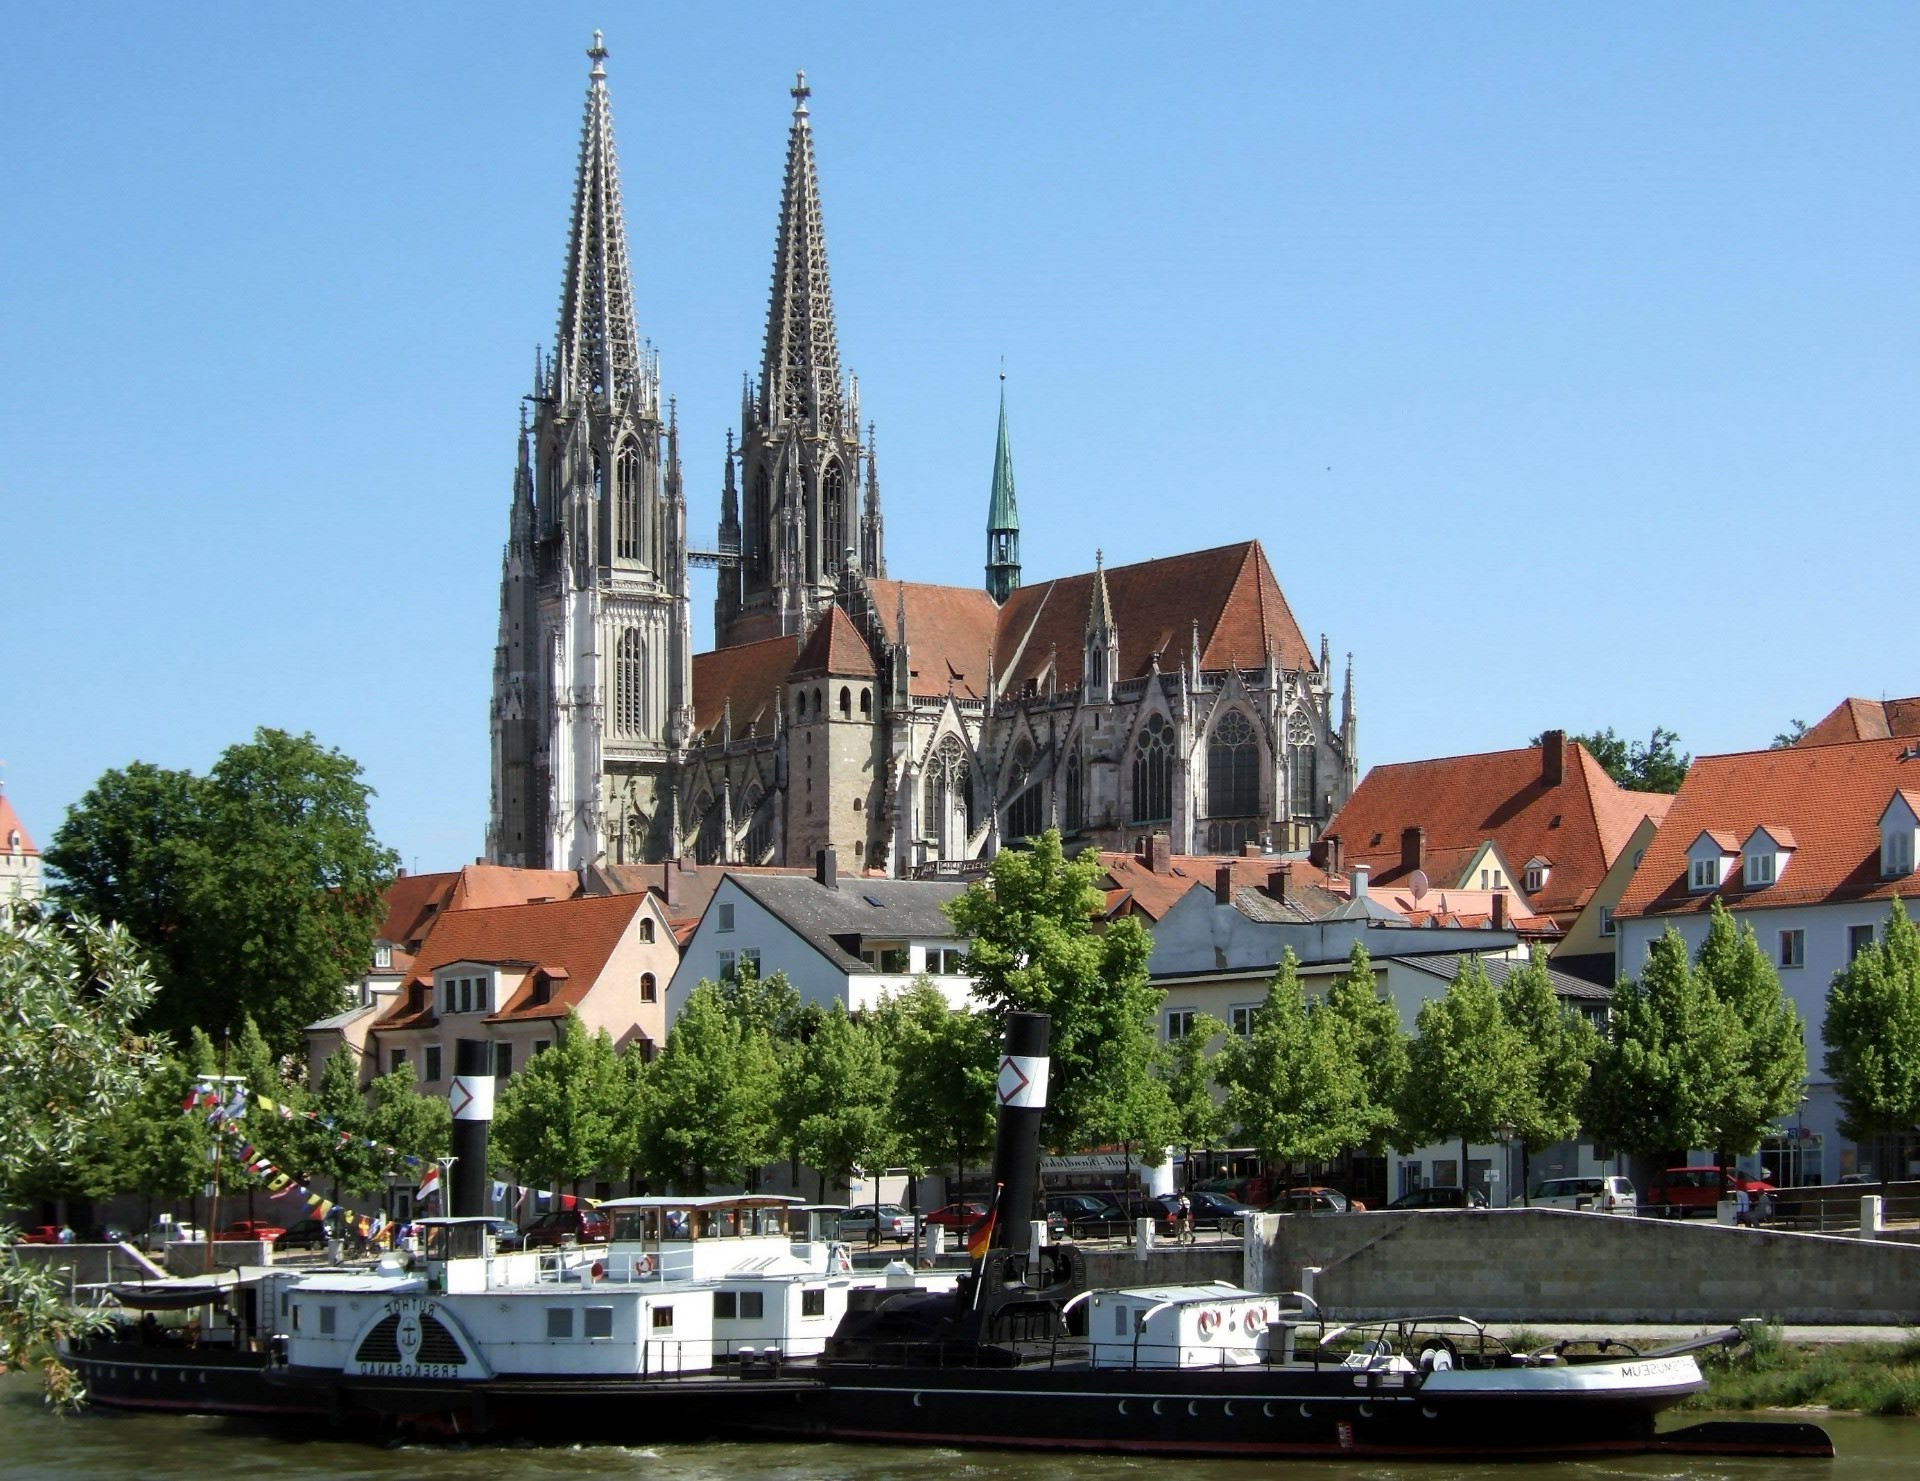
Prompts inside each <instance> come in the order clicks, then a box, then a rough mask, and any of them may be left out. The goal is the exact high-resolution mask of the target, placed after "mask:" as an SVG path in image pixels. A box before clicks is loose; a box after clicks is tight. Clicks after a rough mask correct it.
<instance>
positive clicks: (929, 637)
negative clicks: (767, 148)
mask: <svg viewBox="0 0 1920 1481" xmlns="http://www.w3.org/2000/svg"><path fill="white" fill-rule="evenodd" d="M589 55H590V56H591V57H592V58H593V70H592V73H591V76H590V80H589V85H588V96H587V117H586V125H585V127H584V129H583V132H582V139H581V151H580V160H579V166H578V173H577V178H576V184H575V191H574V204H573V220H572V226H571V230H570V233H569V249H568V264H567V278H566V286H565V291H564V294H563V299H562V308H561V317H560V327H559V334H558V338H557V341H556V344H555V347H554V350H553V352H552V353H551V355H548V356H545V357H543V358H542V359H541V361H540V362H539V364H538V366H537V367H536V376H535V386H534V393H533V395H532V396H531V397H529V401H530V403H531V404H532V406H533V408H534V411H533V416H532V420H531V425H528V424H527V423H526V421H525V420H524V419H523V424H522V428H521V434H520V457H519V466H518V469H517V471H516V474H515V478H514V486H513V497H512V505H511V514H510V518H509V534H508V541H507V548H506V553H505V558H504V563H503V568H502V580H501V614H500V637H499V643H498V646H497V648H496V651H495V660H494V695H493V713H492V734H493V800H492V809H491V817H490V823H489V828H488V842H487V853H488V857H489V859H491V860H492V861H493V862H496V863H502V864H518V865H523V866H526V867H536V868H538V867H547V868H577V867H579V866H581V865H584V864H591V863H593V862H596V861H604V862H611V863H637V862H643V861H649V860H657V859H661V858H671V857H692V858H695V859H697V860H698V861H700V862H702V863H719V862H725V863H740V864H756V865H763V864H779V863H805V862H809V861H811V860H812V858H813V857H814V855H815V852H816V851H817V850H819V849H821V848H826V847H832V848H834V849H835V850H837V852H838V855H839V857H840V859H841V860H842V863H843V867H847V866H851V867H852V868H854V869H856V870H859V869H868V870H873V871H877V872H882V873H886V874H891V875H900V874H908V873H916V872H918V873H938V872H942V871H946V870H956V869H958V870H964V869H966V868H968V867H971V866H973V865H974V864H975V863H977V861H980V860H982V859H985V858H987V857H990V856H991V855H992V854H993V853H994V852H995V851H996V850H997V849H999V848H1000V847H1002V846H1004V845H1007V844H1010V843H1014V842H1017V841H1018V840H1019V839H1021V838H1024V837H1028V836H1031V835H1034V834H1037V833H1039V832H1041V831H1043V830H1044V829H1046V828H1049V827H1057V828H1059V829H1060V830H1061V831H1062V833H1063V834H1064V835H1065V836H1066V837H1067V839H1068V841H1069V846H1070V847H1078V846H1083V845H1084V846H1092V845H1097V846H1099V847H1101V848H1132V847H1134V846H1135V845H1136V844H1137V843H1138V841H1139V840H1140V839H1141V838H1142V837H1143V836H1144V835H1146V834H1149V833H1154V832H1163V833H1166V834H1168V835H1169V836H1170V839H1171V843H1172V847H1173V851H1174V852H1175V853H1182V854H1189V853H1240V852H1242V851H1244V850H1245V849H1246V848H1247V847H1249V846H1258V847H1261V848H1266V849H1272V850H1277V851H1283V852H1284V851H1293V850H1297V849H1301V848H1304V847H1305V846H1306V845H1307V843H1308V841H1309V840H1310V839H1311V838H1312V837H1313V835H1314V834H1315V833H1316V832H1317V831H1318V830H1319V828H1320V827H1321V826H1323V825H1324V824H1325V823H1326V821H1327V820H1328V819H1329V818H1331V817H1332V815H1333V813H1334V812H1335V811H1337V810H1338V808H1339V807H1340V805H1341V804H1342V803H1343V802H1344V801H1345V800H1346V798H1347V796H1348V794H1349V793H1350V792H1351V791H1352V790H1353V787H1354V784H1355V782H1356V780H1357V775H1358V771H1357V761H1356V722H1355V716H1354V705H1353V675H1352V664H1351V660H1349V662H1348V664H1347V670H1346V675H1345V683H1344V686H1343V689H1342V692H1341V694H1340V696H1339V698H1338V701H1337V702H1336V699H1335V695H1334V688H1333V681H1332V675H1331V671H1330V664H1329V655H1328V650H1327V642H1326V639H1325V638H1324V637H1322V638H1321V640H1320V648H1319V652H1318V654H1317V655H1316V654H1315V653H1314V652H1313V651H1312V650H1311V649H1310V648H1309V647H1308V645H1307V643H1306V641H1305V639H1304V637H1303V635H1302V633H1301V631H1300V628H1299V626H1298V625H1297V623H1296V622H1295V620H1294V617H1293V614H1292V611H1291V610H1290V608H1289V607H1288V604H1287V600H1286V597H1285V595H1284V594H1283V592H1282V591H1281V588H1280V585H1279V582H1278V580H1277V579H1276V578H1275V576H1274V573H1273V570H1272V567H1271V566H1270V564H1269V563H1268V560H1267V557H1266V553H1265V551H1264V550H1263V549H1262V548H1261V546H1260V545H1259V543H1258V542H1256V541H1246V542H1242V543H1240V544H1235V545H1228V546H1223V547H1220V548H1218V549H1214V550H1207V551H1198V552H1193V553H1190V554H1186V555H1177V556H1170V557H1165V558H1162V559H1158V560H1151V561H1145V562H1140V563H1138V564H1135V565H1131V566H1121V567H1114V568H1108V567H1106V566H1105V564H1104V562H1103V561H1102V560H1100V559H1099V557H1098V556H1097V554H1096V558H1095V561H1094V566H1093V569H1092V570H1091V571H1087V572H1084V573H1082V574H1079V575H1073V576H1065V577H1057V578H1054V579H1051V580H1046V581H1040V582H1037V583H1030V584H1029V583H1025V582H1023V573H1022V570H1021V566H1020V558H1019V517H1018V512H1017V501H1016V499H1015V493H1014V480H1013V465H1012V452H1011V442H1010V439H1009V436H1008V430H1007V418H1006V404H1005V395H1004V387H1003V390H1002V400H1001V408H1000V425H999V434H998V439H997V443H996V447H995V453H994V461H993V474H992V480H991V486H990V489H989V500H988V519H987V531H986V533H987V559H986V569H985V582H984V583H983V585H982V586H980V587H978V588H972V587H954V586H941V585H932V584H927V583H919V582H910V581H902V580H897V579H893V578H891V577H889V575H888V573H887V568H886V560H885V554H884V543H883V522H882V517H881V508H880V487H879V476H878V471H877V466H876V460H875V457H874V429H873V426H872V424H871V423H868V424H867V426H866V427H865V429H864V436H863V429H862V426H861V417H860V405H859V388H858V386H857V384H856V383H854V382H852V381H851V380H850V379H849V378H847V377H846V376H844V375H843V373H842V371H841V366H840V358H839V341H838V334H837V330H836V326H835V321H834V312H833V297H832V290H831V286H830V282H829V279H828V273H827V257H826V240H825V233H824V228H823V225H822V221H821V211H820V192H819V181H818V175H817V168H816V164H815V158H814V148H813V135H812V121H811V118H810V116H809V111H808V106H807V102H808V97H809V93H808V89H807V87H806V84H805V79H804V77H802V78H801V79H800V81H799V83H798V85H796V87H795V88H794V89H793V98H794V110H793V116H792V122H791V126H790V129H789V133H788V144H787V160H786V175H785V180H784V184H783V188H782V192H781V204H780V218H779V227H778V234H777V237H776V245H775V253H774V273H773V287H772V294H771V300H770V303H769V306H768V314H767V333H766V340H765V344H764V347H763V353H762V360H761V366H760V375H759V378H758V380H757V381H755V380H752V379H749V381H748V382H747V386H746V389H745V392H744V394H743V397H742V404H741V427H740V430H739V439H738V442H737V443H736V442H735V440H734V438H733V436H732V435H731V434H729V436H728V439H727V453H726V463H725V473H724V478H723V481H722V488H721V494H720V510H719V522H718V532H717V538H716V540H715V542H714V547H713V548H712V549H711V550H694V549H690V548H689V545H688V540H687V534H686V530H687V511H686V503H685V499H684V495H683V492H682V481H681V473H680V461H679V433H678V428H677V426H676V424H675V418H674V415H673V412H672V406H671V402H670V401H669V402H668V403H667V411H666V414H665V417H664V420H663V418H662V411H661V405H662V403H661V388H660V377H659V371H658V365H657V362H656V361H655V360H654V359H653V358H652V356H651V355H650V354H649V353H648V352H646V351H645V350H643V349H642V348H641V342H640V339H639V335H638V331H637V329H636V327H635V320H634V294H633V287H632V281H631V275H630V270H629V266H628V257H627V250H626V235H625V225H624V220H623V217H622V214H621V209H620V199H619V179H618V170H617V165H616V161H615V155H614V147H613V133H612V117H611V111H610V107H609V104H608V98H607V88H606V78H605V67H604V61H605V57H606V52H605V50H604V48H602V47H601V46H600V44H599V38H598V37H597V36H596V38H595V45H594V49H593V50H592V51H591V52H590V53H589ZM693 564H705V565H710V566H712V567H714V568H716V569H717V571H718V575H719V587H718V594H717V597H716V599H715V604H714V631H715V636H716V645H715V647H714V649H713V650H712V651H711V652H707V653H700V654H694V653H692V652H691V651H690V638H689V632H690V627H689V602H688V583H687V571H688V567H689V566H690V565H693Z"/></svg>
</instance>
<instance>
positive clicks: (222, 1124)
mask: <svg viewBox="0 0 1920 1481" xmlns="http://www.w3.org/2000/svg"><path fill="white" fill-rule="evenodd" d="M227 1045H228V1037H227V1035H225V1034H222V1035H221V1036H220V1073H219V1074H217V1075H215V1076H214V1077H213V1078H214V1083H215V1084H217V1085H218V1086H220V1090H219V1091H218V1092H216V1093H217V1094H220V1095H225V1094H226V1087H227V1086H228V1085H244V1084H246V1083H247V1077H246V1076H245V1075H229V1074H228V1073H227ZM220 1109H221V1112H222V1114H221V1115H220V1117H219V1119H217V1120H216V1121H215V1122H214V1123H213V1185H212V1188H211V1190H210V1191H209V1193H208V1195H207V1228H206V1236H207V1258H206V1263H205V1264H204V1265H203V1266H202V1267H201V1271H202V1273H203V1274H206V1275H211V1274H213V1236H214V1234H215V1232H216V1231H217V1230H218V1229H219V1227H220V1138H221V1137H222V1136H224V1135H225V1134H226V1125H227V1118H226V1115H225V1114H224V1113H225V1110H226V1107H225V1106H222V1107H221V1108H220Z"/></svg>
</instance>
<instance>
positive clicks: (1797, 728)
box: [1767, 720, 1807, 751]
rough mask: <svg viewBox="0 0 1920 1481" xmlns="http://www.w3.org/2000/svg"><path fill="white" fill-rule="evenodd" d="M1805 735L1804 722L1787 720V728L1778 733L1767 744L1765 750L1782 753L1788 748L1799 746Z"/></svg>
mask: <svg viewBox="0 0 1920 1481" xmlns="http://www.w3.org/2000/svg"><path fill="white" fill-rule="evenodd" d="M1806 734H1807V722H1806V721H1805V720H1789V721H1788V722H1787V728H1786V729H1785V730H1782V731H1780V732H1778V733H1777V734H1776V735H1775V736H1774V738H1773V739H1772V740H1771V741H1770V742H1768V747H1767V748H1768V749H1769V750H1773V751H1784V750H1786V749H1787V747H1789V746H1797V745H1799V744H1800V742H1801V741H1802V740H1803V739H1805V737H1806Z"/></svg>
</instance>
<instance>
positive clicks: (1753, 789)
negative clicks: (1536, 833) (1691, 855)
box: [1614, 739, 1920, 919]
mask: <svg viewBox="0 0 1920 1481" xmlns="http://www.w3.org/2000/svg"><path fill="white" fill-rule="evenodd" d="M1907 749H1908V748H1907V745H1906V744H1905V743H1904V742H1903V741H1901V740H1898V739H1892V740H1868V741H1855V742H1853V743H1851V744H1843V745H1824V746H1808V745H1798V746H1789V747H1786V748H1785V749H1782V750H1769V751H1742V752H1739V753H1737V754H1735V755H1731V756H1696V757H1695V758H1694V760H1693V766H1692V767H1691V769H1689V770H1688V772H1687V779H1686V781H1685V783H1684V784H1682V786H1681V788H1680V793H1679V795H1678V796H1677V797H1675V798H1674V802H1673V810H1672V811H1671V812H1669V813H1668V814H1667V820H1666V822H1665V823H1663V824H1662V825H1661V827H1660V831H1659V832H1658V833H1656V834H1655V835H1654V839H1653V842H1652V843H1651V844H1650V845H1649V846H1648V848H1647V856H1646V858H1645V859H1643V860H1642V861H1641V863H1640V867H1639V868H1638V869H1637V870H1635V871H1634V875H1633V878H1632V880H1631V881H1629V882H1628V884H1627V888H1626V892H1625V894H1623V895H1622V896H1621V898H1620V904H1619V906H1618V907H1617V908H1616V909H1615V911H1614V916H1615V918H1616V919H1618V918H1620V917H1628V916H1640V915H1685V914H1692V913H1699V912H1704V911H1706V910H1707V909H1708V908H1709V906H1710V902H1711V901H1713V900H1714V899H1715V898H1719V899H1721V900H1724V901H1725V902H1726V903H1727V904H1728V905H1729V906H1730V907H1737V906H1738V905H1739V904H1740V903H1741V902H1742V901H1743V900H1745V899H1747V898H1748V897H1749V896H1751V897H1752V898H1753V900H1754V903H1755V904H1756V905H1758V904H1765V905H1769V906H1774V905H1808V904H1820V903H1824V902H1828V901H1837V900H1848V901H1851V900H1885V899H1890V898H1891V897H1893V896H1894V895H1903V896H1911V895H1913V894H1915V893H1916V892H1917V891H1920V877H1916V876H1915V875H1912V874H1908V875H1904V876H1902V877H1901V878H1898V879H1887V880H1883V879H1882V878H1881V877H1880V826H1879V820H1880V815H1881V814H1882V813H1883V812H1885V811H1886V806H1887V802H1888V800H1889V799H1890V798H1891V797H1892V796H1893V794H1894V793H1895V792H1896V791H1899V790H1901V789H1903V788H1906V789H1912V788H1914V787H1916V786H1920V757H1914V758H1908V757H1907ZM1761 823H1764V824H1765V825H1766V826H1767V828H1768V829H1769V831H1772V830H1774V829H1776V828H1778V829H1783V830H1784V829H1791V830H1792V834H1793V837H1794V839H1795V840H1796V841H1797V843H1798V847H1797V848H1796V849H1795V850H1794V855H1793V866H1792V867H1791V868H1790V869H1787V870H1786V871H1785V872H1783V873H1782V874H1781V876H1780V878H1779V879H1778V880H1777V881H1776V882H1774V883H1773V884H1770V885H1765V886H1762V887H1759V888H1756V889H1754V890H1751V891H1749V890H1747V889H1746V888H1745V880H1744V877H1743V876H1742V875H1740V874H1737V873H1736V874H1735V875H1734V876H1733V877H1732V878H1730V879H1728V880H1727V881H1726V882H1725V883H1724V884H1722V885H1721V887H1720V888H1719V889H1718V890H1713V891H1703V892H1702V893H1699V894H1693V893H1692V892H1690V891H1689V890H1688V888H1687V850H1688V849H1689V848H1690V847H1691V846H1692V844H1693V843H1694V841H1695V840H1696V839H1698V838H1699V837H1700V836H1701V835H1702V834H1703V833H1711V834H1714V835H1715V836H1716V837H1719V836H1726V837H1731V838H1735V839H1738V838H1740V837H1742V836H1743V835H1745V834H1747V833H1749V832H1751V831H1752V829H1753V828H1754V826H1755V825H1756V824H1761ZM1775 836H1776V837H1777V836H1778V834H1776V835H1775ZM1737 846H1738V845H1737V844H1736V848H1737Z"/></svg>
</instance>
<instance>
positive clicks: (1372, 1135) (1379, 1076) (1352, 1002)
mask: <svg viewBox="0 0 1920 1481" xmlns="http://www.w3.org/2000/svg"><path fill="white" fill-rule="evenodd" d="M1322 1011H1324V1012H1326V1013H1329V1014H1331V1015H1332V1017H1333V1023H1334V1026H1335V1027H1336V1028H1338V1029H1339V1030H1340V1032H1341V1035H1342V1037H1343V1039H1344V1044H1345V1049H1346V1053H1347V1054H1348V1055H1349V1056H1350V1057H1351V1058H1352V1059H1353V1061H1354V1063H1355V1064H1356V1065H1358V1066H1359V1069H1360V1082H1361V1085H1362V1086H1363V1087H1364V1089H1365V1091H1366V1096H1365V1100H1364V1102H1363V1104H1362V1116H1363V1118H1364V1120H1365V1122H1366V1128H1367V1129H1366V1132H1365V1134H1364V1135H1362V1136H1361V1137H1359V1138H1358V1139H1357V1140H1356V1142H1355V1145H1356V1146H1361V1147H1364V1148H1366V1150H1367V1151H1369V1152H1371V1153H1373V1154H1374V1155H1376V1156H1378V1155H1379V1154H1380V1153H1382V1152H1384V1151H1386V1149H1387V1148H1388V1147H1389V1146H1393V1145H1397V1144H1398V1143H1399V1142H1400V1141H1402V1140H1404V1138H1402V1137H1401V1135H1400V1096H1401V1091H1402V1087H1403V1086H1404V1085H1405V1084H1406V1078H1407V1036H1406V1034H1405V1033H1404V1032H1402V1031H1401V1028H1400V1010H1399V1009H1398V1008H1396V1007H1394V1005H1393V1003H1392V1002H1391V1001H1390V1000H1389V999H1387V998H1384V997H1382V996H1381V995H1380V989H1379V987H1378V986H1377V984H1376V983H1375V980H1374V975H1373V961H1372V959H1371V958H1370V957H1369V956H1368V954H1367V947H1366V943H1365V942H1363V941H1359V940H1356V941H1355V942H1354V943H1353V950H1352V951H1351V952H1350V953H1348V956H1347V973H1346V976H1344V977H1342V978H1340V980H1339V981H1337V982H1335V983H1333V984H1332V985H1331V986H1330V987H1328V989H1327V996H1326V1000H1325V1002H1324V1004H1323V1005H1322Z"/></svg>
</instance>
